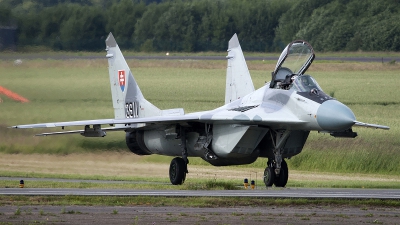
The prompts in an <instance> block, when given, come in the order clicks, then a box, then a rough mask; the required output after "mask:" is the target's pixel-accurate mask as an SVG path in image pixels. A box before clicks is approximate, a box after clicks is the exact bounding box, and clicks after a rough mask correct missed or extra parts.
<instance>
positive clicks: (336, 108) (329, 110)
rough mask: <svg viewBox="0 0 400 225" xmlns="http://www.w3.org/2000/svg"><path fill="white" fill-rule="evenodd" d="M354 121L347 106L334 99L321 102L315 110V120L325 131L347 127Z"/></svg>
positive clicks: (352, 114)
mask: <svg viewBox="0 0 400 225" xmlns="http://www.w3.org/2000/svg"><path fill="white" fill-rule="evenodd" d="M355 121H356V117H355V116H354V113H353V112H352V111H351V109H350V108H349V107H347V106H346V105H344V104H342V103H341V102H339V101H336V100H329V101H326V102H323V103H322V104H321V105H320V106H319V108H318V111H317V122H318V124H319V126H320V127H321V128H322V129H324V130H326V131H343V130H346V129H349V128H350V127H351V126H353V124H354V123H355Z"/></svg>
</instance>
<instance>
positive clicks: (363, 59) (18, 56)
mask: <svg viewBox="0 0 400 225" xmlns="http://www.w3.org/2000/svg"><path fill="white" fill-rule="evenodd" d="M125 58H126V59H138V60H149V59H150V60H226V57H225V56H130V55H127V56H125ZM16 59H22V60H32V59H44V60H46V59H52V60H68V59H106V58H105V56H99V55H87V56H78V55H76V56H72V55H64V56H63V55H42V54H10V55H0V60H16ZM246 60H247V61H257V60H259V61H262V60H272V61H276V60H278V57H274V56H265V57H262V56H249V57H246ZM315 60H316V61H320V60H321V61H350V62H382V63H387V62H390V61H393V60H394V61H396V62H400V57H328V56H327V57H317V58H316V59H315Z"/></svg>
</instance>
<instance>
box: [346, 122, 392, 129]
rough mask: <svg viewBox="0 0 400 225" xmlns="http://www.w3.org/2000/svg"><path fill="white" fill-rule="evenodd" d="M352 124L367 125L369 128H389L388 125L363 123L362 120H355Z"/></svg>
mask: <svg viewBox="0 0 400 225" xmlns="http://www.w3.org/2000/svg"><path fill="white" fill-rule="evenodd" d="M353 126H358V127H369V128H375V129H384V130H389V129H390V127H388V126H383V125H379V124H371V123H363V122H359V121H356V122H355V124H354V125H353Z"/></svg>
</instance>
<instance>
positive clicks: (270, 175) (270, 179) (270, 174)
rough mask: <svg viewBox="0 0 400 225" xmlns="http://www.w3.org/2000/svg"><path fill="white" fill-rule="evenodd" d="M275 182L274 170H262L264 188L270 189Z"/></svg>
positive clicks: (269, 168)
mask: <svg viewBox="0 0 400 225" xmlns="http://www.w3.org/2000/svg"><path fill="white" fill-rule="evenodd" d="M274 181H275V171H274V168H273V167H271V166H267V168H265V170H264V183H265V186H266V187H267V188H268V187H271V186H272V185H273V184H274Z"/></svg>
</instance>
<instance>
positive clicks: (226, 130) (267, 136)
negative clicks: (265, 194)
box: [13, 33, 389, 187]
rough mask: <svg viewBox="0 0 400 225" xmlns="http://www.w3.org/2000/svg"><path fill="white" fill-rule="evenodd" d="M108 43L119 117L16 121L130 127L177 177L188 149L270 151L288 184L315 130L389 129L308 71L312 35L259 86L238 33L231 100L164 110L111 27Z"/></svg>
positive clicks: (137, 149) (219, 160)
mask: <svg viewBox="0 0 400 225" xmlns="http://www.w3.org/2000/svg"><path fill="white" fill-rule="evenodd" d="M106 50H107V55H106V57H107V59H108V65H109V77H110V84H111V94H112V102H113V103H112V104H113V107H114V113H115V118H113V119H99V120H84V121H71V122H55V123H43V124H29V125H17V126H13V128H47V127H61V128H62V129H64V127H66V126H82V127H83V128H84V129H83V130H73V131H64V130H63V131H60V132H52V133H42V134H38V135H39V136H47V135H57V134H72V133H80V134H81V135H82V136H85V137H104V136H106V132H107V131H124V132H125V139H126V144H127V146H128V148H129V149H130V150H131V151H132V152H133V153H135V154H138V155H150V154H160V155H166V156H175V158H174V159H173V160H172V161H171V164H170V168H169V178H170V181H171V183H172V184H174V185H177V184H182V183H183V182H184V181H185V178H186V174H187V173H188V169H187V165H188V163H189V160H188V157H201V158H202V159H203V160H205V161H207V162H209V163H210V164H212V165H214V166H229V165H241V164H250V163H253V162H254V161H255V160H256V159H257V158H258V157H262V158H266V162H267V167H266V169H265V171H264V183H265V185H266V186H267V187H269V186H272V185H273V184H274V185H275V186H277V187H284V186H285V185H286V183H287V180H288V174H289V172H288V166H287V164H286V162H285V159H287V158H290V157H293V156H295V155H297V154H299V153H300V152H301V151H302V149H303V146H304V144H305V142H306V140H307V137H308V135H309V133H310V131H319V132H326V133H330V135H332V136H334V137H347V138H354V137H356V136H357V133H355V132H353V130H352V127H353V126H364V127H372V128H379V129H389V127H387V126H381V125H375V124H367V123H362V122H359V121H357V120H356V118H355V116H354V114H353V112H352V111H351V110H350V109H349V108H348V107H347V106H346V105H344V104H342V103H341V102H339V101H338V100H336V99H334V98H332V97H330V96H328V95H327V94H325V93H324V92H323V91H322V89H321V87H320V86H319V85H318V83H317V81H316V80H315V79H314V78H313V77H311V76H310V75H305V74H304V73H305V72H306V70H307V69H308V68H309V67H310V65H311V63H312V61H313V60H314V57H315V55H314V50H313V48H312V47H311V45H310V44H308V43H307V42H305V41H294V42H292V43H290V44H288V45H287V46H286V48H285V49H284V50H283V52H282V54H281V55H280V57H279V59H278V63H277V64H276V67H275V70H274V71H273V72H272V79H271V81H270V82H268V83H266V84H265V85H264V86H263V87H261V88H260V89H258V90H254V86H253V82H252V79H251V77H250V73H249V71H248V68H247V65H246V61H245V58H244V56H243V52H242V49H241V47H240V44H239V40H238V38H237V35H236V34H235V35H234V36H233V37H232V38H231V40H230V41H229V48H228V56H227V60H228V66H227V73H226V78H227V79H226V93H225V105H223V106H221V107H219V108H216V109H214V110H210V111H203V112H196V113H190V114H184V110H183V109H168V110H160V109H159V108H157V107H156V106H154V105H153V104H151V103H150V102H148V101H147V100H146V99H145V97H144V96H143V94H142V92H141V91H140V88H139V86H138V84H137V83H136V81H135V78H134V76H133V74H132V72H131V70H130V69H129V67H128V64H127V63H126V61H125V59H124V56H123V55H122V53H121V50H120V49H119V47H118V44H117V42H116V41H115V39H114V36H113V35H112V34H111V33H110V34H109V36H108V37H107V39H106ZM103 126H111V127H103Z"/></svg>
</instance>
